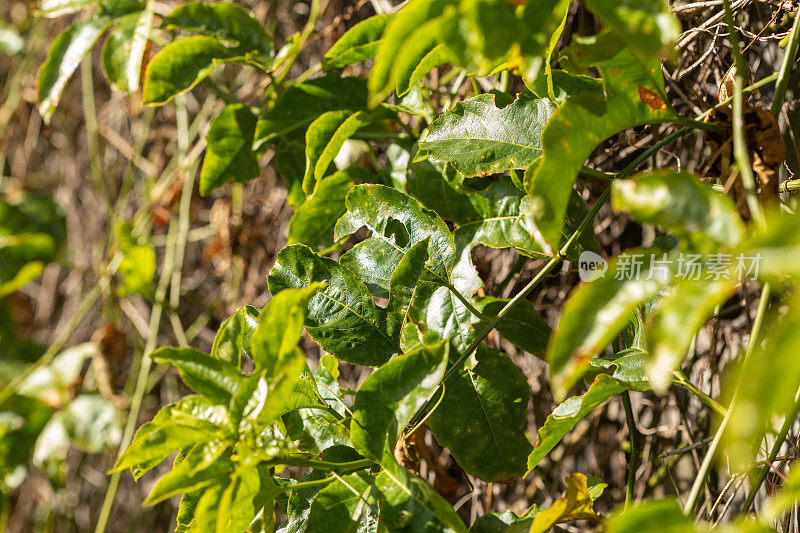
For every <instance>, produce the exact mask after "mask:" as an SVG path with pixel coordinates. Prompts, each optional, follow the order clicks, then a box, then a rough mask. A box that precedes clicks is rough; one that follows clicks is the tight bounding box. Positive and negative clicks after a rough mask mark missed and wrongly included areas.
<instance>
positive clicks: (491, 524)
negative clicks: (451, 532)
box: [469, 505, 539, 533]
mask: <svg viewBox="0 0 800 533" xmlns="http://www.w3.org/2000/svg"><path fill="white" fill-rule="evenodd" d="M538 510H539V508H538V507H537V506H535V505H534V506H533V508H532V510H531V513H532V514H533V516H535V515H536V512H537V511H538ZM527 515H528V513H526V514H525V515H524V516H523V517H519V516H517V515H516V514H514V512H513V511H505V512H504V513H486V514H484V515H481V516H479V517H478V518H477V519H476V520H475V522H473V523H472V527H470V528H469V531H470V533H528V532H529V531H530V530H531V524H532V523H533V516H527Z"/></svg>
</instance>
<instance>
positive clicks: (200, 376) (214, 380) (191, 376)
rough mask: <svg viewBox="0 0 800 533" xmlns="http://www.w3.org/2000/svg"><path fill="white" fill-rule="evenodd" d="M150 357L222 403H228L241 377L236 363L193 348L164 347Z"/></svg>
mask: <svg viewBox="0 0 800 533" xmlns="http://www.w3.org/2000/svg"><path fill="white" fill-rule="evenodd" d="M150 358H152V359H153V361H155V362H156V363H158V364H161V365H171V366H174V367H176V368H177V369H178V371H179V372H180V374H181V379H183V382H184V383H186V385H187V386H188V387H190V388H191V389H192V390H194V391H195V392H198V393H200V394H202V395H204V396H206V397H207V398H208V399H209V400H211V401H212V402H215V403H219V404H222V405H227V404H228V403H229V402H230V400H231V396H233V395H234V394H235V393H236V390H237V389H238V388H239V385H241V383H242V380H243V379H244V378H243V377H242V375H241V374H239V371H238V370H237V368H236V367H235V366H233V365H230V364H228V363H225V362H223V361H220V360H219V359H215V358H213V357H211V356H210V355H208V354H205V353H203V352H201V351H200V350H195V349H194V348H187V347H180V348H179V347H174V346H167V347H164V348H159V349H157V350H156V351H154V352H153V353H151V354H150Z"/></svg>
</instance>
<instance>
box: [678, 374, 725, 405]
mask: <svg viewBox="0 0 800 533" xmlns="http://www.w3.org/2000/svg"><path fill="white" fill-rule="evenodd" d="M672 374H673V376H674V377H673V379H672V383H673V384H674V385H679V386H681V387H683V388H685V389H686V390H688V391H689V392H691V393H692V394H693V395H694V396H696V397H697V399H699V400H700V401H701V402H703V403H704V404H706V405H707V406H708V407H710V408H711V409H713V410H714V411H715V412H716V413H717V414H719V415H720V416H725V415H726V414H727V413H728V410H727V409H725V407H723V406H722V404H720V403H719V402H718V401H716V400H715V399H714V398H712V397H711V396H709V395H708V394H706V393H705V392H703V391H701V390H700V389H699V388H697V387H696V386H695V385H694V383H692V382H691V381H689V380H687V379H686V377H685V376H683V375H681V374H680V373H679V372H673V373H672Z"/></svg>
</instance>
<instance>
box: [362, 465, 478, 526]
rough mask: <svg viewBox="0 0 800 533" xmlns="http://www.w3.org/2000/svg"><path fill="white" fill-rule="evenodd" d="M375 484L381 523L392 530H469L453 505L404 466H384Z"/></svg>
mask: <svg viewBox="0 0 800 533" xmlns="http://www.w3.org/2000/svg"><path fill="white" fill-rule="evenodd" d="M375 487H376V489H377V491H378V492H379V493H380V511H381V513H380V516H381V523H382V524H383V525H385V526H386V528H387V529H388V530H389V531H398V532H407V533H415V532H418V531H441V532H451V533H453V532H458V533H461V532H464V533H465V532H466V531H467V528H466V527H465V526H464V522H462V521H461V518H460V517H459V516H458V514H457V513H456V512H455V511H454V510H453V506H452V505H450V504H449V503H448V502H447V500H445V499H444V498H442V496H441V495H440V494H439V493H438V492H436V491H435V490H434V489H433V487H431V486H430V485H428V483H426V482H425V480H423V479H421V478H419V477H417V476H415V475H414V474H412V473H410V472H408V471H407V470H405V469H401V468H398V467H396V466H395V467H394V468H391V469H387V470H384V471H383V472H381V473H380V474H378V476H377V477H376V478H375Z"/></svg>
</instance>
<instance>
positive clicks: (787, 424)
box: [742, 390, 800, 513]
mask: <svg viewBox="0 0 800 533" xmlns="http://www.w3.org/2000/svg"><path fill="white" fill-rule="evenodd" d="M798 412H800V390H798V391H797V394H796V395H795V397H794V405H793V406H792V409H791V410H790V411H789V412H788V413H787V414H786V418H785V419H784V421H783V425H782V426H781V429H780V431H779V432H778V436H777V438H776V439H775V442H774V443H773V444H772V449H770V451H769V455H768V456H767V460H766V461H765V462H764V464H763V466H762V467H761V469H760V470H759V471H758V476H756V478H755V479H754V480H753V482H752V483H751V484H750V492H748V493H747V499H745V501H744V505H743V506H742V512H743V513H746V512H748V511H749V510H750V507H751V506H752V505H753V502H754V501H755V499H756V495H757V494H758V491H759V489H760V488H761V485H762V484H763V483H764V480H765V479H767V474H768V473H769V470H770V468H771V467H772V464H773V463H774V462H775V458H776V457H778V452H780V450H781V446H783V443H784V442H785V441H786V436H787V435H788V434H789V430H790V429H792V426H793V425H794V423H795V421H796V420H797V414H798Z"/></svg>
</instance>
